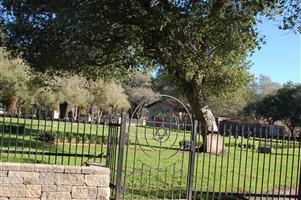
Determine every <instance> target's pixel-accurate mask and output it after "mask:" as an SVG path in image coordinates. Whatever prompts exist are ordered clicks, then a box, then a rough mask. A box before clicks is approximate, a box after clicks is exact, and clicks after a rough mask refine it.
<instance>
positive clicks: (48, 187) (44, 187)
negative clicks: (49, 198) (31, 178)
mask: <svg viewBox="0 0 301 200" xmlns="http://www.w3.org/2000/svg"><path fill="white" fill-rule="evenodd" d="M41 189H42V192H56V191H57V186H56V185H41Z"/></svg>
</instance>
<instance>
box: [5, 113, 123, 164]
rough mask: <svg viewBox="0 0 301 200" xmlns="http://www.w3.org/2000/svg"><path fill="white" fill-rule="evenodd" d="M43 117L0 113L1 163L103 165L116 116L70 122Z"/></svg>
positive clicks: (116, 124) (115, 123)
mask: <svg viewBox="0 0 301 200" xmlns="http://www.w3.org/2000/svg"><path fill="white" fill-rule="evenodd" d="M46 116H47V115H46ZM46 116H45V115H44V116H40V117H35V116H34V115H26V114H22V115H15V116H12V115H7V114H5V113H4V114H2V115H0V160H1V162H29V163H48V164H64V165H82V164H84V163H85V162H94V163H100V164H106V157H107V145H108V142H109V140H110V139H109V135H110V134H109V131H110V130H113V129H112V127H113V126H116V127H118V123H117V122H118V120H119V119H113V118H102V119H98V120H97V121H85V120H81V121H73V120H72V119H70V120H69V119H54V118H52V117H46ZM115 131H116V130H115Z"/></svg>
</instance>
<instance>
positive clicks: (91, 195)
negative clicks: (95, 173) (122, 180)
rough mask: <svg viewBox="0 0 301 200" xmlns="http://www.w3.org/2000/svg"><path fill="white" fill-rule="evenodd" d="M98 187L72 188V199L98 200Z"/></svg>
mask: <svg viewBox="0 0 301 200" xmlns="http://www.w3.org/2000/svg"><path fill="white" fill-rule="evenodd" d="M96 197H97V187H86V186H74V187H72V198H77V199H80V198H82V199H96Z"/></svg>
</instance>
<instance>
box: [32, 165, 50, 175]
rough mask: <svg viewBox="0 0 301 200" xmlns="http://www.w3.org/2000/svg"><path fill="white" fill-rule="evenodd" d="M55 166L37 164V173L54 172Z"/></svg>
mask: <svg viewBox="0 0 301 200" xmlns="http://www.w3.org/2000/svg"><path fill="white" fill-rule="evenodd" d="M54 169H55V166H53V165H46V164H35V171H36V172H48V173H49V172H54Z"/></svg>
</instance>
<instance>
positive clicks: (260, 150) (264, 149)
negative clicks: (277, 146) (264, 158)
mask: <svg viewBox="0 0 301 200" xmlns="http://www.w3.org/2000/svg"><path fill="white" fill-rule="evenodd" d="M257 151H258V153H273V148H272V147H267V146H263V147H258V149H257Z"/></svg>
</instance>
